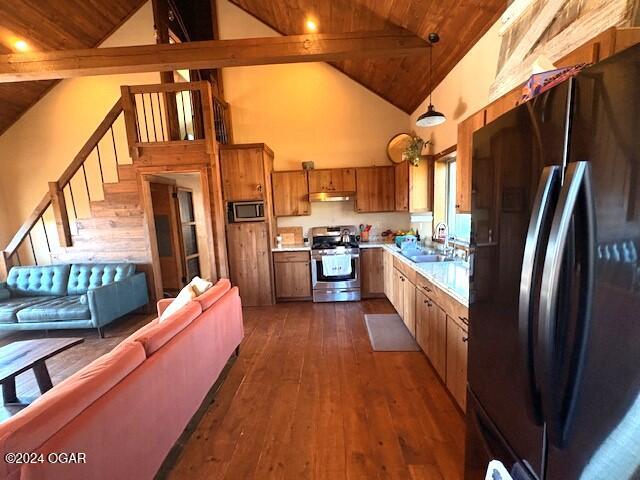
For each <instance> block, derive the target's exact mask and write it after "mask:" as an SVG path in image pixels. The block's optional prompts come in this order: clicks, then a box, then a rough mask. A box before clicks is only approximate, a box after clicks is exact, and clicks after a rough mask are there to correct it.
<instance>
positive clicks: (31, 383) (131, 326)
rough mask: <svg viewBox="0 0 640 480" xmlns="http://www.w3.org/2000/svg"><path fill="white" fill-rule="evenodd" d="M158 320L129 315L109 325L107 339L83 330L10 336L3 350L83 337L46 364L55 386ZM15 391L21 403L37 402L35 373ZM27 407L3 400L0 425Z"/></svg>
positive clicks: (23, 375) (2, 340)
mask: <svg viewBox="0 0 640 480" xmlns="http://www.w3.org/2000/svg"><path fill="white" fill-rule="evenodd" d="M153 318H155V315H136V314H132V315H127V316H125V317H123V318H121V319H119V320H116V321H115V322H114V323H112V324H110V325H107V326H106V328H105V330H104V333H105V338H99V337H98V333H97V331H96V330H95V329H82V330H49V332H48V334H47V333H46V332H44V331H43V330H36V331H31V332H29V331H22V332H15V333H11V334H10V335H8V336H5V337H2V338H0V347H2V346H4V345H7V344H9V343H11V342H16V341H19V340H30V339H34V338H46V337H47V336H48V337H49V338H54V337H83V338H84V339H85V341H84V342H83V343H81V344H80V345H76V346H74V347H72V348H70V349H69V350H66V351H64V352H62V353H59V354H58V355H56V356H54V357H52V358H50V359H48V360H47V361H46V364H47V369H48V370H49V373H50V375H51V380H52V382H53V384H54V385H56V384H58V383H60V382H61V381H62V380H64V379H65V378H67V377H69V376H71V375H72V374H74V373H75V372H77V371H78V370H80V369H81V368H82V367H84V366H85V365H87V364H89V363H91V362H92V361H93V360H95V359H96V358H98V357H100V356H101V355H104V354H105V353H107V352H109V351H111V349H113V347H115V346H116V345H117V344H118V343H120V342H121V341H122V340H123V339H125V338H126V337H127V336H129V335H130V334H131V333H133V332H134V331H135V330H137V329H138V328H140V327H142V326H143V325H144V324H146V323H147V322H149V321H151V320H152V319H153ZM16 390H17V393H18V397H19V398H20V400H21V401H25V400H26V401H30V400H34V399H35V398H37V397H38V396H40V390H39V389H38V384H37V383H36V379H35V375H34V374H33V370H27V371H26V372H24V373H21V374H20V375H18V376H17V377H16ZM22 408H24V407H15V406H10V407H5V406H3V405H2V403H1V401H0V422H2V421H3V420H6V419H7V418H9V417H11V416H12V415H15V414H16V413H17V412H19V411H20V410H21V409H22Z"/></svg>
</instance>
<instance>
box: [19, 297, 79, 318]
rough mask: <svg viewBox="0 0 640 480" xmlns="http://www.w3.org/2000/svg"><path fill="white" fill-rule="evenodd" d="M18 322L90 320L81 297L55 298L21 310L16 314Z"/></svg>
mask: <svg viewBox="0 0 640 480" xmlns="http://www.w3.org/2000/svg"><path fill="white" fill-rule="evenodd" d="M17 317H18V322H21V323H25V322H55V321H64V320H90V319H91V312H90V311H89V305H87V303H86V302H85V303H82V296H81V295H72V296H68V297H56V298H52V299H51V300H46V301H44V302H40V303H37V304H35V305H32V306H30V307H26V308H23V309H22V310H20V311H19V312H18V314H17Z"/></svg>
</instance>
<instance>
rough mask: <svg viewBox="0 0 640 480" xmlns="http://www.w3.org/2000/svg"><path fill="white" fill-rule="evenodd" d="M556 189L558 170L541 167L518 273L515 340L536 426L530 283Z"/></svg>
mask: <svg viewBox="0 0 640 480" xmlns="http://www.w3.org/2000/svg"><path fill="white" fill-rule="evenodd" d="M559 189H560V167H559V166H555V165H554V166H548V167H545V168H544V170H543V171H542V174H541V175H540V181H539V183H538V190H537V192H536V197H535V200H534V202H533V209H532V211H531V218H530V220H529V229H528V231H527V240H526V242H525V247H524V255H523V258H522V272H521V274H520V298H519V305H518V338H519V343H520V349H519V350H520V354H521V358H520V362H521V364H522V366H523V368H524V371H525V372H526V381H525V384H526V388H527V391H528V397H529V398H530V399H531V403H530V404H527V405H528V414H529V416H530V417H531V418H532V420H533V421H534V422H535V423H536V424H537V425H542V423H543V419H542V411H541V406H540V389H539V381H538V379H537V377H536V367H535V361H536V360H535V358H534V354H535V349H534V343H533V339H534V321H533V320H534V318H533V311H532V306H533V303H534V302H535V300H536V298H535V296H534V293H535V292H534V289H535V288H534V280H535V278H536V275H537V270H538V268H537V266H538V263H537V261H536V259H537V258H538V255H539V252H540V251H541V246H540V241H541V238H540V237H541V234H542V233H543V229H545V225H548V220H549V215H550V214H551V212H552V205H553V204H554V203H555V202H553V201H552V200H555V198H557V195H558V190H559Z"/></svg>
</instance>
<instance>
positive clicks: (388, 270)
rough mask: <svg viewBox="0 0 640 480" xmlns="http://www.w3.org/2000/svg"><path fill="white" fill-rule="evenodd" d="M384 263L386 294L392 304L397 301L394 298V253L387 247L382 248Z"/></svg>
mask: <svg viewBox="0 0 640 480" xmlns="http://www.w3.org/2000/svg"><path fill="white" fill-rule="evenodd" d="M382 263H383V273H384V294H385V295H386V296H387V298H388V299H389V301H390V302H391V305H393V304H394V303H395V300H394V299H393V292H394V289H393V280H394V275H393V272H394V269H393V255H392V254H391V252H388V251H387V250H385V249H382Z"/></svg>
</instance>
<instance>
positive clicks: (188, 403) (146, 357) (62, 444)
mask: <svg viewBox="0 0 640 480" xmlns="http://www.w3.org/2000/svg"><path fill="white" fill-rule="evenodd" d="M169 302H170V301H166V300H161V301H160V302H159V304H158V309H159V311H160V313H161V312H162V311H163V310H164V308H166V306H167V304H168V303H169ZM243 335H244V330H243V325H242V310H241V304H240V297H239V295H238V289H237V288H231V285H230V283H229V281H228V280H221V281H220V282H218V283H217V284H216V285H215V286H214V287H213V288H212V289H210V290H208V291H207V292H205V293H204V294H203V295H201V296H200V297H197V298H196V299H195V300H194V301H191V302H190V303H189V304H187V305H186V306H185V307H183V308H181V309H180V310H179V311H178V312H176V313H174V314H172V315H171V316H170V317H168V318H167V319H166V320H165V321H164V322H162V323H159V322H158V319H155V320H153V321H151V322H150V323H149V324H147V325H145V326H144V327H142V328H141V329H140V330H138V331H137V332H135V333H134V334H133V335H131V336H130V337H128V338H127V339H125V340H124V341H123V342H122V343H120V344H119V345H118V346H117V347H115V348H114V349H113V350H112V351H111V352H109V353H108V354H106V355H104V356H102V357H100V358H98V359H97V360H95V361H94V362H92V363H90V364H89V365H87V366H86V367H84V368H83V369H81V370H80V371H78V372H76V373H75V374H74V375H72V376H70V377H69V378H67V379H65V380H64V381H62V382H60V384H58V385H56V386H55V387H54V388H53V389H51V390H50V391H48V392H47V393H45V394H44V395H42V397H40V398H38V399H37V400H36V401H35V402H34V403H33V404H31V405H30V406H29V407H27V408H25V409H24V410H22V411H21V412H20V413H18V414H17V415H15V416H13V417H11V418H10V419H9V420H7V421H6V422H4V423H2V424H0V452H1V454H2V455H3V457H4V456H5V455H6V454H7V453H25V452H31V453H32V454H33V458H34V459H35V460H36V463H27V464H21V465H19V464H14V463H8V462H7V461H6V460H5V461H2V460H0V465H1V467H0V478H10V479H47V480H51V479H66V480H69V479H88V478H90V479H92V480H98V479H105V480H106V479H109V480H117V479H150V478H153V477H154V475H155V474H156V473H157V471H158V469H159V468H160V466H161V465H162V462H163V461H164V459H165V458H166V456H167V454H168V453H169V451H170V450H171V448H172V447H173V445H174V444H175V442H176V440H177V439H178V438H179V437H180V435H181V434H182V432H183V430H184V428H185V426H186V425H187V423H188V422H189V420H190V419H191V418H192V417H193V415H194V414H195V413H196V411H197V410H198V408H199V407H200V405H201V404H202V402H203V400H204V398H205V396H206V395H207V393H208V392H209V390H210V389H211V387H212V386H213V385H214V383H215V382H216V380H217V378H218V376H219V375H220V373H221V372H222V369H223V368H224V366H225V364H226V363H227V361H228V359H229V358H230V357H231V356H232V355H233V353H234V350H236V349H237V348H238V346H239V345H240V342H241V340H242V338H243ZM58 454H68V455H69V454H82V455H76V456H75V457H70V458H71V459H72V460H74V461H78V462H80V463H52V461H54V460H57V459H59V458H60V457H59V455H58ZM41 458H42V459H43V460H44V461H43V462H42V463H39V461H38V460H39V459H41ZM83 459H84V462H83Z"/></svg>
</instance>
